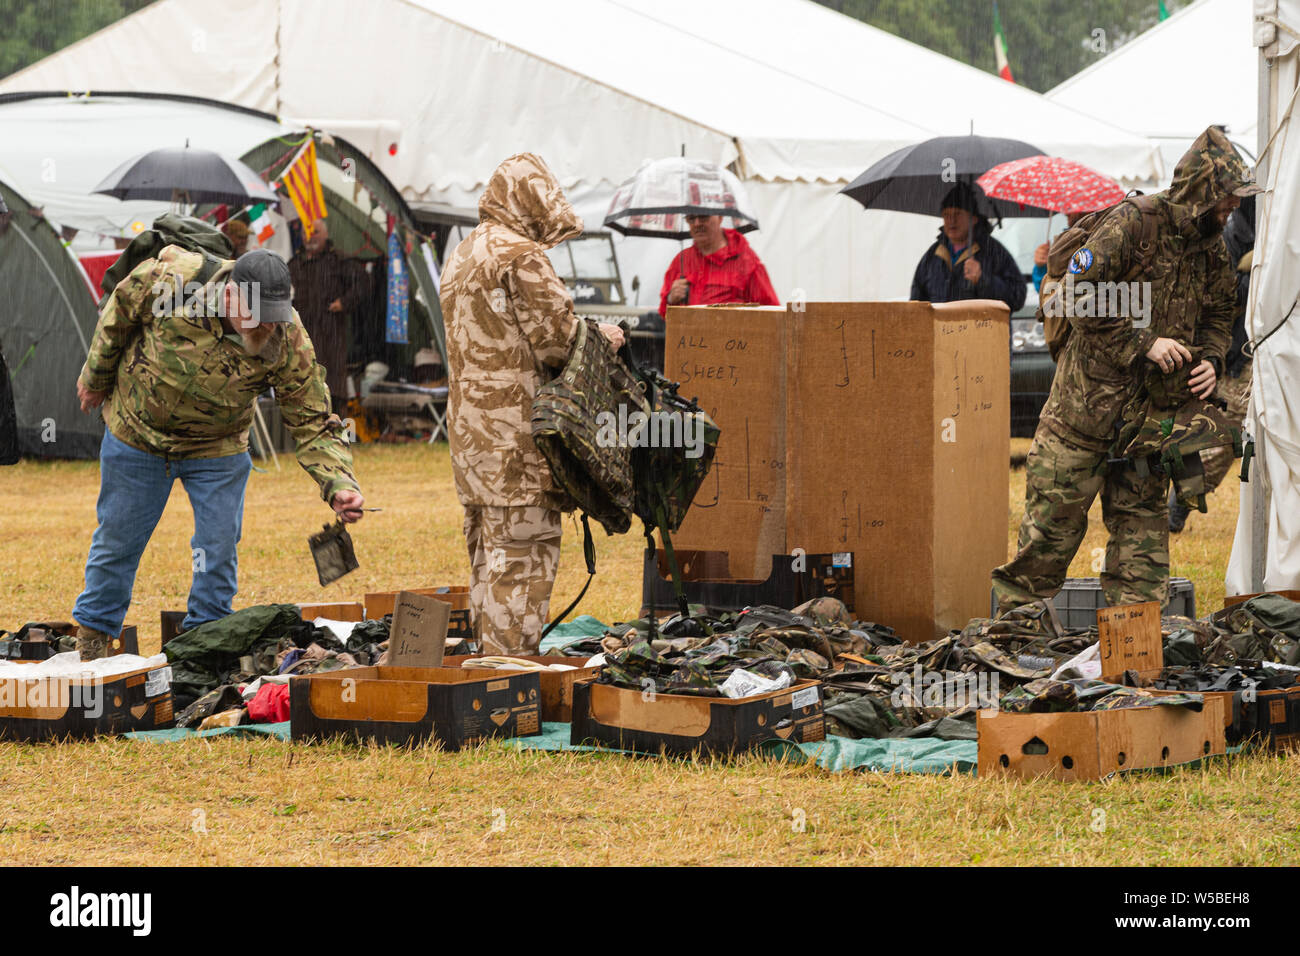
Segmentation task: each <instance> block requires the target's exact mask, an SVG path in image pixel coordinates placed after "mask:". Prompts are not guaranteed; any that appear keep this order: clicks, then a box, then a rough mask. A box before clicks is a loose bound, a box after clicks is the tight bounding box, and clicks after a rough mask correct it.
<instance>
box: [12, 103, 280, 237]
mask: <svg viewBox="0 0 1300 956" xmlns="http://www.w3.org/2000/svg"><path fill="white" fill-rule="evenodd" d="M293 133H295V131H294V130H291V129H289V128H288V127H287V126H283V125H282V124H280V123H278V122H276V121H275V120H273V119H269V118H267V117H265V116H258V115H255V114H252V113H246V112H240V111H237V110H230V109H224V108H222V107H220V106H215V105H209V104H202V103H192V102H184V101H178V100H165V99H136V98H133V97H113V96H103V97H101V96H95V97H67V98H46V97H42V98H39V99H30V100H20V101H16V102H9V103H3V104H0V142H3V143H4V149H3V156H4V167H5V173H6V176H7V178H8V179H9V181H10V182H12V183H14V184H15V186H17V187H18V189H19V190H20V191H22V192H23V193H24V195H26V196H27V197H28V199H29V201H30V202H31V203H32V204H33V205H36V206H41V207H43V208H44V210H45V217H46V218H47V219H49V220H50V221H51V222H54V223H57V224H58V225H60V226H71V227H73V228H75V229H80V230H84V231H86V232H92V233H98V234H100V235H105V236H123V237H127V238H130V237H132V236H133V235H134V231H133V230H132V229H131V224H132V223H133V222H142V223H144V224H145V225H148V224H149V223H151V222H153V220H154V219H155V218H156V217H157V216H159V215H161V214H162V213H164V212H166V211H167V209H168V204H167V203H164V202H148V201H140V200H131V201H127V202H123V201H122V200H120V199H116V198H114V197H112V196H100V195H92V193H91V190H93V189H94V188H95V187H96V186H98V185H99V184H100V183H101V182H102V181H103V179H104V177H105V176H107V175H108V174H109V173H111V172H112V171H113V170H114V169H116V168H117V167H118V166H119V165H120V164H122V163H123V162H125V161H126V160H128V159H130V158H131V157H132V156H138V155H139V154H140V153H142V152H144V151H146V150H149V149H156V148H161V147H164V146H184V145H185V144H186V143H187V142H188V143H189V145H190V146H191V147H193V148H195V149H210V150H214V151H215V152H218V153H221V154H222V155H223V156H230V157H233V158H235V159H238V158H239V157H241V156H243V155H244V154H245V153H247V152H248V151H249V150H250V149H252V148H253V147H255V146H259V145H261V144H262V143H264V142H266V141H267V140H268V139H271V138H272V137H275V136H288V135H290V134H293ZM297 135H299V136H301V132H300V131H298V133H297Z"/></svg>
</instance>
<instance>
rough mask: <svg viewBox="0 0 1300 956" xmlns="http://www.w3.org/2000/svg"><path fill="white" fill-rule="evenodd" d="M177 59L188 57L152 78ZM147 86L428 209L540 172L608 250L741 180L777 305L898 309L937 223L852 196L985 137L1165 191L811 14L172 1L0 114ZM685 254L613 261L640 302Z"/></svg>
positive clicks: (70, 58)
mask: <svg viewBox="0 0 1300 956" xmlns="http://www.w3.org/2000/svg"><path fill="white" fill-rule="evenodd" d="M177 38H182V39H181V41H180V42H181V44H182V46H184V45H186V43H187V41H188V47H189V52H188V53H187V55H184V56H174V57H157V56H156V55H155V51H157V50H159V49H171V48H175V47H176V45H177ZM146 60H147V61H148V62H149V64H150V68H149V70H148V71H147V73H142V72H141V71H140V70H139V69H138V67H137V66H136V64H138V63H139V62H142V61H146ZM142 82H146V83H147V84H148V86H149V88H150V89H153V90H159V91H166V92H173V93H187V94H192V95H197V96H204V97H210V98H213V99H216V100H221V101H224V102H230V103H236V104H240V105H243V106H249V107H253V108H256V109H261V110H267V111H269V112H273V113H275V114H276V115H279V116H281V117H284V118H286V122H290V121H294V120H291V119H290V118H302V117H312V118H315V119H317V120H319V121H320V122H321V123H322V124H323V125H327V126H329V125H339V126H342V124H346V123H355V122H359V121H362V120H364V119H366V118H369V117H382V118H383V120H382V121H383V122H384V123H386V124H387V126H388V128H394V127H396V128H400V137H399V139H398V140H397V142H398V149H397V153H396V155H395V156H390V155H388V152H387V150H386V149H383V150H379V149H376V151H375V153H373V154H372V155H371V158H372V159H373V160H374V161H375V163H376V164H377V165H378V166H379V167H380V169H381V170H383V171H384V172H385V173H386V174H387V175H388V177H389V178H390V179H391V180H392V181H393V182H394V183H395V184H396V185H397V186H398V187H399V188H400V189H401V191H402V193H403V195H404V196H405V197H406V198H407V200H408V201H410V202H413V203H419V202H422V201H423V202H429V203H445V204H450V205H454V206H470V207H472V206H474V205H475V204H476V202H477V198H478V194H479V192H480V191H481V189H482V186H483V184H484V182H485V181H486V179H487V177H488V176H489V175H490V174H491V172H492V170H493V169H494V168H495V167H496V165H497V164H498V163H499V162H500V161H501V160H502V159H503V158H505V157H506V156H508V155H510V154H511V153H515V152H519V151H522V150H530V151H533V152H537V153H539V154H540V155H542V156H543V157H545V159H546V160H547V162H548V163H549V164H550V165H551V166H552V168H553V169H554V170H555V172H556V174H557V175H558V176H559V177H560V179H561V181H562V182H563V183H564V185H565V187H566V189H568V190H569V192H570V196H571V198H572V199H573V200H574V203H575V205H576V206H577V207H578V210H579V212H580V213H581V214H582V215H583V216H584V218H585V219H586V221H587V223H588V225H589V227H595V226H598V225H599V223H600V220H601V219H602V218H603V214H604V212H605V207H606V205H607V203H608V201H609V198H610V196H611V195H612V192H613V190H614V188H615V187H616V186H617V184H618V183H619V182H621V181H622V180H623V179H625V178H627V176H629V175H631V174H632V172H634V171H635V170H636V169H637V168H638V167H639V166H640V164H641V162H642V161H643V160H645V159H649V158H658V157H662V156H673V155H678V154H679V153H680V152H681V151H682V150H683V149H684V150H685V152H686V154H687V155H688V156H691V157H693V158H698V159H704V160H710V161H713V162H717V163H721V164H724V165H725V164H730V163H735V164H736V168H737V170H738V172H739V173H740V175H741V177H742V178H743V179H745V180H746V181H747V185H749V188H750V193H751V196H752V197H753V198H754V201H755V204H756V206H757V211H758V215H759V221H760V223H761V226H762V228H761V230H760V231H759V232H758V233H755V234H753V235H752V236H751V241H752V242H753V244H754V245H755V247H756V249H757V250H758V252H759V253H760V255H762V256H763V258H764V259H765V261H766V263H767V266H768V270H769V272H770V273H771V275H772V278H773V281H774V284H775V285H776V288H777V291H778V294H780V295H781V297H782V299H783V300H784V299H787V298H789V297H791V296H792V295H794V294H796V290H802V292H803V294H806V295H808V296H809V297H811V298H838V299H852V298H864V297H876V298H881V297H889V296H902V295H905V294H906V292H907V288H908V284H909V281H910V278H911V273H912V269H913V267H914V265H915V262H916V259H917V258H918V257H919V255H920V253H921V251H922V250H923V249H924V248H925V246H926V245H927V244H928V242H929V241H930V239H931V237H932V234H933V232H934V230H935V227H936V225H937V223H936V222H935V221H933V220H927V219H925V218H922V217H917V216H903V215H899V214H894V213H865V212H863V211H862V210H861V209H860V208H859V207H858V206H857V205H856V204H855V203H853V202H852V201H851V200H849V199H847V198H846V197H842V196H839V195H837V191H838V189H839V188H840V187H841V186H842V185H844V184H845V183H846V182H848V180H850V179H851V178H852V177H853V176H855V175H856V174H857V173H859V172H861V171H862V170H863V169H865V168H866V167H867V166H869V165H870V164H871V163H873V162H874V161H876V160H877V159H879V158H880V157H882V156H884V155H885V154H887V153H888V152H890V151H892V150H894V149H896V148H898V147H899V146H902V145H904V144H906V143H910V142H915V141H917V140H920V139H925V138H928V137H930V136H933V135H939V134H952V133H965V132H969V131H970V129H971V128H972V125H973V128H974V130H975V131H976V132H978V133H985V134H989V135H1014V136H1016V137H1017V138H1022V139H1027V140H1029V141H1031V142H1034V143H1036V144H1037V145H1039V146H1040V147H1041V148H1043V149H1045V150H1047V151H1049V152H1053V153H1060V154H1063V155H1067V156H1070V157H1072V158H1077V159H1079V160H1081V161H1083V162H1087V163H1089V164H1090V165H1093V166H1095V167H1096V168H1098V169H1100V170H1102V171H1103V172H1107V173H1109V174H1111V175H1115V176H1118V177H1124V178H1127V179H1133V178H1152V177H1154V176H1158V175H1159V174H1160V171H1161V170H1160V160H1159V156H1158V153H1157V151H1156V149H1155V147H1154V144H1153V143H1151V141H1149V140H1147V139H1145V138H1144V137H1141V136H1136V135H1133V134H1130V133H1126V132H1124V131H1122V130H1119V129H1117V128H1115V127H1113V126H1109V125H1107V124H1106V123H1104V122H1102V121H1100V120H1096V119H1092V118H1089V117H1087V116H1083V115H1081V114H1080V113H1079V112H1077V111H1075V110H1072V109H1069V108H1067V107H1063V106H1059V105H1056V104H1053V103H1051V102H1049V101H1047V100H1046V99H1045V98H1043V97H1041V96H1039V95H1038V94H1035V93H1033V92H1031V91H1028V90H1026V89H1024V88H1021V87H1015V86H1013V85H1012V84H1008V83H1005V82H1004V81H1002V80H1000V79H998V78H997V77H994V76H992V75H990V74H986V73H983V72H981V71H979V70H975V69H972V68H970V67H967V66H964V65H962V64H959V63H956V62H955V61H952V60H949V59H947V58H945V57H942V56H939V55H937V54H934V53H932V52H930V51H927V50H925V49H923V48H921V47H918V46H916V45H914V44H911V43H908V42H906V41H904V40H900V39H898V38H897V37H894V36H891V35H890V34H887V33H885V32H883V31H880V30H876V29H873V28H871V27H869V26H866V25H864V24H861V23H859V22H858V21H855V20H852V19H850V18H848V17H844V16H842V15H840V14H837V13H834V12H832V11H828V10H826V9H824V8H822V7H820V6H818V5H816V4H814V3H812V2H810V0H707V2H706V0H696V2H694V3H688V2H685V0H654V2H650V0H570V2H567V3H564V4H539V3H536V2H532V0H373V2H369V3H366V4H365V5H357V4H355V3H350V2H347V0H232V2H230V3H228V4H226V5H225V7H223V16H222V17H220V18H213V17H212V16H211V11H210V7H209V6H208V5H207V4H205V3H202V2H201V0H160V2H158V3H155V4H152V5H151V6H149V7H146V8H145V9H143V10H141V11H139V12H138V13H135V14H133V15H132V16H130V17H127V18H126V19H124V20H122V21H119V22H118V23H116V24H114V25H112V26H110V27H108V28H106V29H104V30H102V31H100V32H99V33H97V34H94V35H93V36H91V37H88V38H86V39H85V40H82V41H80V42H79V43H77V44H74V45H73V46H71V47H69V48H68V49H66V50H63V51H60V52H58V53H55V54H53V55H51V56H50V57H47V58H46V59H44V60H42V61H40V62H39V63H37V64H35V65H33V66H31V67H29V68H28V69H26V70H23V71H21V72H19V73H17V74H15V75H14V76H11V77H9V78H7V79H6V80H4V81H3V82H0V92H9V91H15V90H51V89H57V90H63V89H132V88H137V87H138V86H139V84H140V83H142ZM958 89H959V90H961V91H962V95H961V96H959V97H955V96H954V95H953V91H954V90H958ZM377 138H380V139H381V138H382V137H377ZM936 219H937V211H936ZM675 251H676V249H675V248H674V246H673V245H672V244H670V243H664V242H662V241H655V240H645V239H629V240H621V241H620V247H619V254H620V258H621V259H622V260H623V273H624V276H625V277H628V278H630V277H631V276H632V275H633V274H640V275H641V279H642V286H643V295H642V300H643V301H645V300H646V298H647V297H646V295H645V292H646V291H647V290H657V288H658V285H659V280H660V278H661V277H662V273H663V269H664V268H665V267H666V266H667V263H668V261H669V259H670V258H671V257H672V255H673V254H674V253H675ZM651 298H653V296H651Z"/></svg>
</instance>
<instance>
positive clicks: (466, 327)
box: [440, 153, 622, 654]
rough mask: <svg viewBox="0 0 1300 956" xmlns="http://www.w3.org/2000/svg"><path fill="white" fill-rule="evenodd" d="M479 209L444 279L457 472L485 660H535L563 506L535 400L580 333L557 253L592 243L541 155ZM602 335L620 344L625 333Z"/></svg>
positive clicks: (501, 180)
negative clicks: (555, 263) (562, 246)
mask: <svg viewBox="0 0 1300 956" xmlns="http://www.w3.org/2000/svg"><path fill="white" fill-rule="evenodd" d="M478 209H479V224H478V226H477V227H476V228H475V229H474V231H473V232H471V233H470V234H469V235H468V236H467V237H466V238H465V239H464V240H463V241H462V242H461V243H460V244H459V245H458V246H457V247H456V248H455V249H454V250H453V251H452V253H451V255H450V256H449V257H448V259H447V264H446V267H445V268H444V269H443V273H442V286H441V295H440V299H441V302H442V314H443V318H444V321H445V322H446V325H447V360H448V364H449V366H450V368H449V373H450V381H449V386H448V387H449V394H448V400H447V417H448V422H449V424H450V442H451V465H452V474H453V475H454V477H455V481H456V494H457V495H458V496H459V498H460V502H461V504H462V505H463V506H464V508H465V541H466V544H467V545H468V548H469V558H470V605H471V608H472V611H471V614H472V616H473V620H474V628H475V633H476V634H477V636H478V638H479V640H480V641H481V642H482V645H483V652H484V653H486V654H523V653H530V652H531V653H536V649H537V646H538V644H539V643H540V642H541V636H542V629H543V627H544V626H545V624H546V617H547V611H548V608H549V605H550V598H551V588H552V586H553V585H554V583H555V572H556V569H557V567H558V566H559V560H560V530H561V528H560V512H561V509H562V508H563V506H564V504H565V497H564V495H563V494H562V493H561V492H560V491H559V489H558V488H557V487H556V485H555V482H554V480H553V479H552V477H551V472H550V468H549V467H548V466H547V464H546V461H545V459H544V458H543V457H542V455H541V452H539V451H538V450H537V446H536V445H535V444H533V439H532V426H531V422H532V408H533V398H534V396H535V395H536V394H537V389H538V387H539V386H540V385H541V384H542V382H543V381H544V378H543V375H544V370H545V368H546V367H547V366H551V367H553V368H558V367H560V366H562V365H563V364H564V362H565V360H566V359H567V358H568V356H569V352H570V350H571V348H572V346H573V338H574V332H575V330H576V328H577V318H576V316H575V315H574V311H573V297H572V296H571V295H570V294H569V292H568V290H567V289H566V288H565V287H564V283H563V282H561V281H560V280H559V278H558V277H557V276H556V274H555V269H554V268H553V267H552V266H551V262H550V259H549V258H548V257H547V255H546V250H547V249H549V248H551V247H553V246H555V245H557V244H558V243H560V242H563V241H564V240H565V239H571V238H573V237H575V236H578V235H581V234H582V220H581V219H579V218H578V215H577V214H576V213H575V212H574V211H573V207H572V206H570V205H569V202H568V200H566V199H565V198H564V193H563V192H562V191H561V189H560V185H559V183H558V182H557V181H556V179H555V177H554V176H553V175H552V174H551V171H550V170H549V169H548V168H547V166H546V164H545V163H544V162H543V161H542V159H541V158H540V157H538V156H535V155H533V154H531V153H521V154H519V155H516V156H511V157H510V158H509V159H507V160H505V161H504V162H503V163H502V164H501V165H500V166H499V167H497V170H496V172H494V173H493V174H492V178H491V179H490V180H489V181H488V185H487V189H486V190H484V192H483V195H482V197H481V198H480V199H479V206H478ZM601 329H602V331H603V332H604V333H605V335H606V337H607V338H609V339H610V341H611V343H612V344H614V345H615V346H618V345H621V344H622V332H621V330H620V329H619V328H618V327H617V326H602V327H601Z"/></svg>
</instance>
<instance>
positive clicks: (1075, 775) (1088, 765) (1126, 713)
mask: <svg viewBox="0 0 1300 956" xmlns="http://www.w3.org/2000/svg"><path fill="white" fill-rule="evenodd" d="M1223 703H1224V702H1223V700H1222V699H1220V698H1216V697H1207V698H1206V699H1205V706H1204V709H1203V710H1201V711H1199V712H1198V711H1193V710H1189V709H1187V708H1185V707H1156V706H1153V707H1134V708H1127V709H1123V710H1103V711H1093V712H1088V713H1064V714H1009V713H1001V712H999V711H981V712H980V713H979V714H978V716H977V718H976V726H977V728H978V731H979V770H978V772H979V775H980V776H981V777H988V776H993V775H995V774H1005V775H1008V776H1013V777H1022V778H1032V777H1038V776H1048V777H1053V778H1055V779H1057V780H1098V779H1100V778H1102V777H1105V776H1109V775H1110V774H1112V773H1116V772H1118V771H1121V770H1137V769H1142V768H1147V767H1164V766H1174V765H1176V764H1180V763H1189V762H1191V761H1194V760H1199V759H1201V758H1202V757H1204V756H1209V755H1213V754H1223V753H1225V752H1226V749H1227V748H1226V744H1225V741H1224V716H1223Z"/></svg>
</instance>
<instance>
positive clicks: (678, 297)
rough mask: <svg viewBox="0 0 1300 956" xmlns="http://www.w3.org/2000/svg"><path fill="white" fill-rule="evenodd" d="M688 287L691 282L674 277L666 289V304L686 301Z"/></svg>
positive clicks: (679, 303) (689, 287) (677, 303)
mask: <svg viewBox="0 0 1300 956" xmlns="http://www.w3.org/2000/svg"><path fill="white" fill-rule="evenodd" d="M690 289H691V284H690V282H688V281H687V280H686V279H685V278H680V279H674V280H673V284H672V286H671V287H670V288H669V289H668V304H669V305H681V304H682V303H683V302H685V301H686V296H687V295H688V294H689V293H690Z"/></svg>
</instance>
